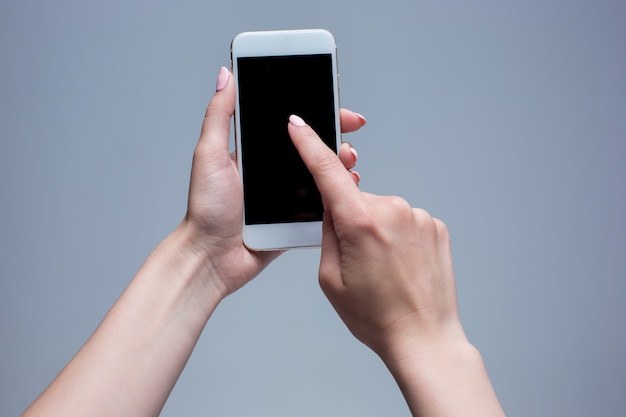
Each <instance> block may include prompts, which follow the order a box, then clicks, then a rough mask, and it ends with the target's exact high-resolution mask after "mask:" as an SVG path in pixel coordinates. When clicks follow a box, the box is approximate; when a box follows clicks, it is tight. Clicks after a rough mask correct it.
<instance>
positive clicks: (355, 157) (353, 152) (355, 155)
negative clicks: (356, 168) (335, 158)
mask: <svg viewBox="0 0 626 417" xmlns="http://www.w3.org/2000/svg"><path fill="white" fill-rule="evenodd" d="M350 152H351V153H352V155H354V159H355V160H357V159H359V154H358V152H357V151H356V149H354V148H353V147H352V146H350Z"/></svg>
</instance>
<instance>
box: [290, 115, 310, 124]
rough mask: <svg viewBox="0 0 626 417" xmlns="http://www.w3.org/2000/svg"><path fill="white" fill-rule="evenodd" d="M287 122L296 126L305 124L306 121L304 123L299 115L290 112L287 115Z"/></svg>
mask: <svg viewBox="0 0 626 417" xmlns="http://www.w3.org/2000/svg"><path fill="white" fill-rule="evenodd" d="M289 123H291V124H292V125H294V126H298V127H302V126H306V123H304V120H302V118H301V117H299V116H296V115H295V114H292V115H291V116H289Z"/></svg>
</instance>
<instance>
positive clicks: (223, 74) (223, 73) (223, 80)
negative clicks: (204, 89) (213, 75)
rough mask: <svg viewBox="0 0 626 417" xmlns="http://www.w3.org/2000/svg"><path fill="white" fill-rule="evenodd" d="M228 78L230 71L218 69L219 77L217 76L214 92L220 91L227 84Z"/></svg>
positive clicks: (223, 68)
mask: <svg viewBox="0 0 626 417" xmlns="http://www.w3.org/2000/svg"><path fill="white" fill-rule="evenodd" d="M229 77H230V71H228V69H227V68H226V67H222V68H220V75H218V76H217V83H216V84H215V91H216V92H217V91H222V90H223V89H224V87H226V84H227V83H228V78H229Z"/></svg>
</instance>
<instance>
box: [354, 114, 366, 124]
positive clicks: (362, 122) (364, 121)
mask: <svg viewBox="0 0 626 417" xmlns="http://www.w3.org/2000/svg"><path fill="white" fill-rule="evenodd" d="M354 114H356V116H357V117H358V118H359V120H360V121H361V126H365V123H367V120H365V117H363V116H362V115H361V114H359V113H356V112H355V113H354Z"/></svg>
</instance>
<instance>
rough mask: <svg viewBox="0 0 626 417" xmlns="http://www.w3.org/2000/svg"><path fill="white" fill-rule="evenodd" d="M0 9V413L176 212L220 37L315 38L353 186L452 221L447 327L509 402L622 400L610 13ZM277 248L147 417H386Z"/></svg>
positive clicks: (620, 36)
mask: <svg viewBox="0 0 626 417" xmlns="http://www.w3.org/2000/svg"><path fill="white" fill-rule="evenodd" d="M88 3H89V2H83V1H54V2H49V1H41V0H40V1H15V0H10V1H7V0H3V1H2V2H1V4H0V60H1V64H0V139H1V142H0V198H1V204H0V277H1V279H0V412H1V414H2V415H6V416H9V415H17V414H19V413H20V412H21V411H22V410H23V409H24V408H25V407H26V406H27V405H28V404H29V403H30V402H31V401H32V400H33V399H34V398H35V397H36V396H37V395H38V393H39V392H41V390H43V389H44V388H45V386H46V385H47V384H48V383H49V382H50V381H51V380H52V378H53V377H54V376H55V375H56V373H57V372H58V371H59V370H60V369H61V368H62V366H63V365H64V364H65V363H66V362H67V361H68V360H69V359H70V358H71V357H72V355H73V354H74V353H75V351H76V350H77V349H78V348H79V347H80V346H81V344H82V343H83V342H84V341H85V340H86V339H87V338H88V336H89V335H90V334H91V332H92V331H93V329H94V328H95V327H96V326H97V325H98V323H99V321H100V320H101V318H102V317H103V316H104V314H105V313H106V311H107V309H108V308H109V307H110V305H111V304H112V303H113V302H114V301H115V299H116V297H117V296H118V295H119V294H120V293H121V291H122V290H123V289H124V287H125V286H126V284H127V283H128V281H129V280H130V279H131V277H132V276H133V274H134V273H135V271H136V270H137V269H138V268H139V267H140V265H141V263H142V261H143V259H144V258H145V257H146V255H147V254H148V253H149V252H150V251H151V249H152V248H153V247H154V246H155V245H156V244H157V243H158V242H159V241H160V240H161V239H162V238H163V237H165V236H166V235H167V234H168V233H169V232H170V231H171V230H172V229H173V228H174V227H175V226H176V225H177V223H178V222H179V221H180V219H181V218H182V216H183V214H184V212H185V204H186V193H187V186H188V175H189V171H190V165H191V156H192V152H193V148H194V146H195V143H196V140H197V137H198V133H199V129H200V123H201V121H202V116H203V114H204V109H205V106H206V104H207V102H208V100H209V99H210V97H211V95H212V92H213V90H214V85H215V78H216V76H217V73H218V70H219V67H220V66H221V65H228V60H229V43H230V40H231V38H232V37H233V36H234V35H235V34H237V33H238V32H240V31H245V30H259V29H283V28H302V27H323V28H326V29H329V30H331V31H332V32H333V33H334V34H335V36H336V38H337V42H338V47H339V59H340V62H339V64H340V72H341V75H342V85H341V86H342V97H341V98H342V104H343V105H344V106H345V107H349V108H352V109H354V110H356V111H359V112H361V113H363V114H364V115H365V116H366V117H367V118H368V125H367V126H366V128H364V129H363V130H362V131H361V132H359V133H357V134H353V135H350V136H349V138H346V139H347V140H350V141H352V142H353V143H354V144H355V145H356V146H357V148H358V150H359V155H360V161H359V164H358V171H359V172H360V173H361V175H362V177H363V181H362V188H363V189H364V190H367V191H371V192H375V193H380V194H398V195H402V196H404V197H406V198H407V199H408V200H409V201H410V202H411V204H413V205H414V206H420V207H424V208H426V209H428V210H429V211H430V212H431V213H432V214H433V215H435V216H437V217H440V218H442V219H444V220H445V221H446V222H447V224H448V226H449V228H450V230H451V233H452V237H453V252H454V256H455V268H456V275H457V281H458V291H459V298H460V306H461V314H462V319H463V322H464V325H465V328H466V331H467V333H468V335H469V337H470V339H471V341H472V342H473V343H474V344H475V345H476V346H477V347H478V348H479V349H480V350H481V352H482V353H483V356H484V358H485V360H486V363H487V367H488V370H489V372H490V375H491V378H492V381H493V383H494V385H495V388H496V391H497V393H498V395H499V398H500V400H501V402H502V404H503V406H504V408H505V409H506V411H507V412H508V414H509V415H510V416H557V415H561V416H617V415H625V414H626V396H625V395H624V393H625V392H626V363H625V360H624V356H623V355H624V352H626V336H625V332H624V324H623V322H624V320H623V319H624V316H625V314H626V303H624V301H623V299H624V297H625V296H626V283H625V279H624V278H625V275H626V274H625V272H624V271H625V269H626V256H625V254H624V250H625V249H626V221H625V220H624V214H625V213H626V198H625V195H624V194H625V186H624V182H625V181H624V180H626V163H624V159H625V156H626V144H625V139H626V76H625V75H626V5H625V4H624V2H620V1H586V2H583V1H545V0H541V1H539V0H533V1H524V2H522V1H519V2H511V1H495V0H494V1H484V0H478V1H472V2H465V1H396V2H362V1H344V2H340V1H337V0H332V1H331V0H316V1H307V2H300V1H293V0H289V1H287V0H284V1H278V0H270V1H265V2H261V1H252V0H248V1H239V2H237V1H223V2H216V1H204V2H202V1H191V0H189V1H178V2H164V1H107V2H99V3H98V4H88ZM318 258H319V251H318V250H303V251H294V252H291V253H287V254H286V255H284V256H282V257H281V258H280V259H279V260H277V261H276V262H275V263H274V264H273V265H272V266H270V267H269V268H268V269H267V270H266V271H265V272H264V273H263V274H262V275H261V276H259V277H258V278H257V279H256V280H254V281H253V282H252V283H250V284H249V285H248V286H246V287H245V288H244V289H242V290H241V291H240V292H238V293H236V294H234V295H233V296H231V297H229V298H228V299H226V300H225V301H224V302H223V303H222V304H221V305H220V307H219V308H218V310H217V311H216V313H215V315H214V316H213V318H212V319H211V321H210V322H209V324H208V326H207V328H206V330H205V332H204V334H203V337H202V339H201V340H200V342H199V344H198V346H197V349H196V350H195V352H194V355H193V356H192V358H191V361H190V363H189V365H188V366H187V368H186V370H185V372H184V373H183V375H182V377H181V379H180V381H179V383H178V385H177V386H176V388H175V389H174V391H173V393H172V395H171V397H170V400H169V402H168V403H167V405H166V407H165V409H164V412H163V415H164V416H183V415H185V416H201V415H202V416H205V415H213V416H293V415H298V416H320V415H330V416H360V417H362V416H380V415H385V416H387V415H394V416H407V415H409V412H408V409H407V407H406V405H405V404H404V401H403V399H402V397H401V395H400V393H399V390H398V388H397V387H396V386H395V383H394V381H393V380H392V378H391V377H390V375H389V374H388V373H387V371H386V369H385V368H384V366H383V365H382V363H381V361H380V360H379V359H378V358H377V357H376V356H375V355H374V354H372V353H371V352H370V351H369V350H368V349H367V348H365V347H364V346H363V345H361V344H360V343H359V342H358V341H356V340H355V339H353V338H352V336H351V335H350V334H349V332H348V331H347V330H346V329H345V327H344V325H343V323H341V321H340V320H339V319H338V318H337V317H336V315H335V313H334V311H333V310H332V308H331V307H330V305H329V304H328V302H327V301H326V300H325V299H324V297H323V294H322V293H321V291H320V290H319V288H318V285H317V262H318Z"/></svg>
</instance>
